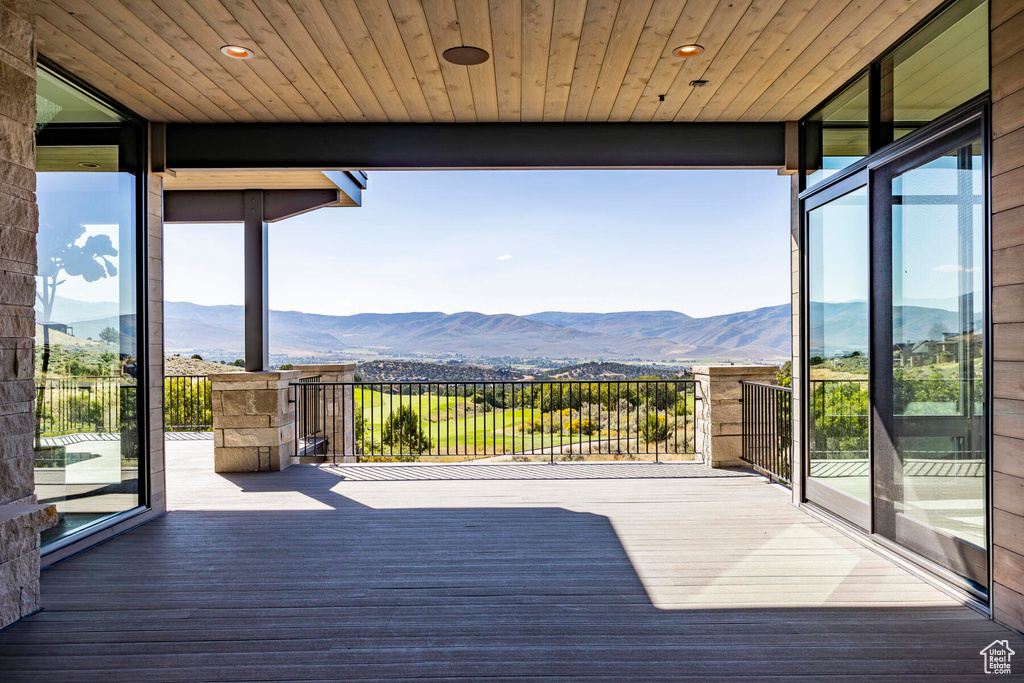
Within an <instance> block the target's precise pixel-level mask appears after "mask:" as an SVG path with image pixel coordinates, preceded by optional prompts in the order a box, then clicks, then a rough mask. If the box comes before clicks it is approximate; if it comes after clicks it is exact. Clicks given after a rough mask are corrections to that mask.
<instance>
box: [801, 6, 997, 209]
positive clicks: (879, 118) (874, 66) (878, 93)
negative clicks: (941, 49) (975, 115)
mask: <svg viewBox="0 0 1024 683" xmlns="http://www.w3.org/2000/svg"><path fill="white" fill-rule="evenodd" d="M961 1H962V0H948V1H947V2H944V3H942V4H941V5H940V6H939V7H937V8H935V9H934V10H933V11H932V12H930V13H929V14H928V16H926V17H925V18H924V19H922V20H921V21H919V22H918V23H917V24H916V25H915V26H914V27H913V28H912V29H910V30H909V31H907V32H906V33H905V34H903V36H901V37H900V39H899V40H897V41H896V42H895V43H893V44H892V45H890V46H889V47H888V48H887V49H886V50H885V51H883V52H882V53H881V54H879V55H878V56H877V57H875V58H874V59H873V60H871V63H870V64H868V65H867V66H866V67H864V68H863V69H861V70H860V71H858V72H857V73H856V74H854V75H853V76H852V77H851V78H849V79H848V80H847V81H846V82H845V83H843V84H842V85H841V86H839V87H838V88H836V89H835V91H833V92H832V93H831V94H830V95H829V96H828V97H826V98H825V99H824V100H822V101H821V103H820V104H819V105H818V106H816V107H815V108H814V109H812V110H811V111H810V112H809V113H808V114H807V115H805V116H804V117H803V118H801V119H800V121H799V122H798V137H799V154H798V161H797V166H798V171H797V177H798V183H799V186H798V190H799V193H800V198H801V199H803V197H804V196H805V194H810V192H809V190H812V189H813V190H817V189H819V188H823V187H825V186H826V185H828V184H829V182H830V181H832V180H833V179H834V178H837V177H838V176H843V177H845V176H846V175H850V174H852V173H855V172H856V171H858V170H860V169H863V168H866V167H867V165H868V164H867V160H868V159H870V158H871V157H872V156H873V155H875V154H877V153H879V152H881V151H882V150H884V149H886V148H887V147H889V146H891V145H896V144H897V143H898V142H899V140H893V122H892V120H891V119H892V117H891V112H890V115H889V117H888V120H886V112H885V111H884V105H883V102H882V81H883V79H884V78H885V77H886V74H885V72H884V65H885V63H886V61H887V60H888V59H889V57H891V56H892V55H893V54H894V53H895V52H896V51H897V50H899V49H900V48H901V47H903V46H904V45H906V44H907V43H908V42H910V41H912V40H914V39H916V38H917V37H918V35H919V34H920V33H921V31H922V30H923V29H925V28H926V27H927V26H928V25H929V24H931V23H932V21H934V20H935V19H937V18H938V17H939V16H941V15H942V14H944V13H945V12H946V11H947V10H949V9H951V8H952V7H953V6H954V5H956V4H957V3H958V2H961ZM988 8H989V18H990V21H989V25H990V26H991V13H992V0H988ZM989 68H990V69H991V59H990V60H989ZM865 75H867V79H868V154H867V156H866V157H865V158H864V159H861V160H859V161H857V162H856V163H853V164H851V165H850V166H847V167H846V168H844V169H842V170H841V171H839V172H837V173H835V174H833V175H832V176H829V177H828V178H825V179H824V180H821V181H818V182H817V183H815V184H814V185H812V186H810V187H808V185H807V175H808V174H807V170H808V168H809V167H810V165H809V164H808V158H807V155H808V153H809V146H808V144H807V142H808V137H807V135H808V125H807V124H808V123H809V122H810V121H811V119H812V117H814V116H815V115H816V114H818V112H820V111H821V110H822V109H824V108H825V107H826V106H828V105H829V104H830V103H831V102H832V101H833V100H835V99H836V98H837V97H838V96H839V95H841V94H842V93H843V92H844V91H845V90H846V89H847V88H849V87H850V86H852V85H853V84H854V83H856V82H857V81H858V80H859V79H861V78H863V77H864V76H865ZM990 89H991V86H990V88H989V89H986V90H985V92H984V93H982V94H980V95H978V96H976V97H973V98H971V99H970V100H968V101H967V102H965V103H963V104H961V105H959V106H957V107H955V108H954V109H951V110H950V111H948V112H946V113H945V114H943V115H942V116H940V117H938V118H936V119H934V120H933V121H930V122H927V123H925V124H924V125H922V126H921V127H920V128H918V129H917V130H916V131H914V132H915V133H916V132H918V131H920V130H928V129H931V127H932V125H933V124H934V123H936V122H939V121H946V120H949V116H950V114H953V113H954V112H962V111H964V110H966V109H970V108H971V106H972V105H977V103H978V102H979V101H983V100H984V101H987V100H988V98H989V92H990ZM901 139H902V138H901ZM847 171H852V173H850V174H848V173H847Z"/></svg>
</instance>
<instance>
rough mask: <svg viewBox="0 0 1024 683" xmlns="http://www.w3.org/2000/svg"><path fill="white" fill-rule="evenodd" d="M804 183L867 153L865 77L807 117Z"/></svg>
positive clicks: (846, 164)
mask: <svg viewBox="0 0 1024 683" xmlns="http://www.w3.org/2000/svg"><path fill="white" fill-rule="evenodd" d="M804 125H805V131H806V135H805V144H806V147H805V158H806V160H807V161H806V163H805V167H806V171H807V173H808V178H807V184H808V185H814V184H816V183H818V182H820V181H822V180H824V179H825V178H828V177H829V176H831V175H834V174H835V173H836V172H838V171H841V170H843V169H844V168H846V167H847V166H849V165H850V164H853V163H855V162H857V161H860V160H861V159H863V158H864V157H866V156H867V155H868V154H869V153H870V151H871V150H870V146H869V144H868V77H867V74H864V75H863V76H861V77H860V78H858V79H857V80H856V81H854V82H853V83H852V84H851V85H850V86H848V87H847V88H846V89H844V90H843V91H842V92H840V93H839V94H838V95H835V96H834V97H833V98H832V99H831V100H829V101H828V102H826V103H825V104H824V105H822V106H821V107H819V108H818V110H817V111H815V112H814V113H813V114H811V115H810V116H809V117H807V121H806V123H805V124H804Z"/></svg>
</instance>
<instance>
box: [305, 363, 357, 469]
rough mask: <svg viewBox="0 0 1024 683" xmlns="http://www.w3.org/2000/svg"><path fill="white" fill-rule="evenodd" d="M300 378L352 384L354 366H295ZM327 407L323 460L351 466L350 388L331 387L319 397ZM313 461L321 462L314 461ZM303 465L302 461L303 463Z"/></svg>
mask: <svg viewBox="0 0 1024 683" xmlns="http://www.w3.org/2000/svg"><path fill="white" fill-rule="evenodd" d="M293 367H294V368H295V369H296V370H298V371H299V372H301V373H302V376H303V377H319V381H320V382H354V381H355V376H356V364H355V363H332V364H318V365H295V366H293ZM323 397H324V399H325V400H327V401H329V402H330V405H328V406H326V407H325V410H324V415H325V417H326V418H327V422H328V423H329V424H327V425H325V432H326V433H325V434H324V436H325V437H326V438H327V450H326V452H324V455H325V456H341V462H355V461H356V451H355V400H354V395H353V391H352V387H340V386H333V387H329V388H326V389H325V390H324V393H323ZM316 460H324V458H323V457H318V458H316ZM303 461H305V460H303Z"/></svg>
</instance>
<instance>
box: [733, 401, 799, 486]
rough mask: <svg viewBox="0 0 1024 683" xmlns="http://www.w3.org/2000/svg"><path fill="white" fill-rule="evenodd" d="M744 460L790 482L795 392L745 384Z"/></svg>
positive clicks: (743, 402) (772, 476)
mask: <svg viewBox="0 0 1024 683" xmlns="http://www.w3.org/2000/svg"><path fill="white" fill-rule="evenodd" d="M741 384H742V394H743V398H742V412H743V455H742V457H743V460H745V461H746V462H748V463H750V464H751V465H753V466H754V468H755V469H757V470H759V471H761V472H763V473H764V474H766V475H768V476H769V477H770V478H773V479H778V480H780V481H784V482H787V483H789V482H790V480H791V476H792V469H793V449H792V442H793V411H792V396H793V390H792V389H790V388H789V387H780V386H775V385H773V384H760V383H758V382H742V383H741Z"/></svg>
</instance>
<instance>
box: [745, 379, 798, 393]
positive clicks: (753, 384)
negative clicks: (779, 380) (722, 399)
mask: <svg viewBox="0 0 1024 683" xmlns="http://www.w3.org/2000/svg"><path fill="white" fill-rule="evenodd" d="M740 384H742V385H745V386H748V387H764V388H765V389H774V390H776V391H783V392H786V393H792V392H793V388H792V387H784V386H782V385H781V384H765V383H764V382H747V381H741V382H740Z"/></svg>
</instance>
